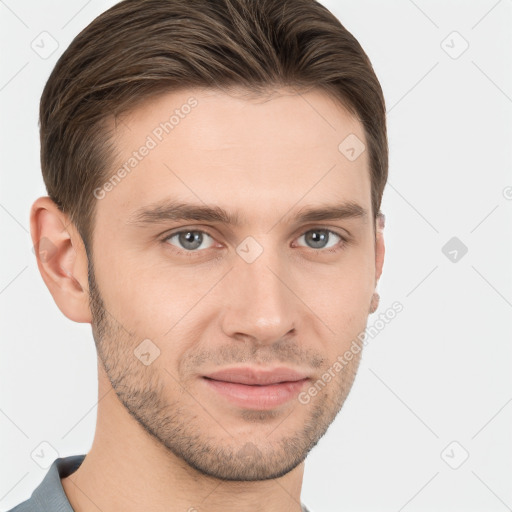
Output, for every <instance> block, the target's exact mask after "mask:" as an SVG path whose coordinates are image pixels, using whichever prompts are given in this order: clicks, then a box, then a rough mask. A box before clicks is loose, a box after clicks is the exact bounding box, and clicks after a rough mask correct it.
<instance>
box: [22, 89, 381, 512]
mask: <svg viewBox="0 0 512 512" xmlns="http://www.w3.org/2000/svg"><path fill="white" fill-rule="evenodd" d="M191 97H193V98H195V100H197V106H195V107H194V108H193V109H191V111H190V113H189V114H187V115H186V116H184V117H183V118H180V121H179V124H178V125H176V126H175V127H174V129H173V130H172V131H170V133H169V134H165V136H164V137H163V138H162V141H159V142H158V144H157V145H156V147H154V148H153V149H151V151H150V152H149V153H148V155H147V156H145V157H144V158H143V159H141V161H140V162H138V164H137V166H136V167H135V168H134V169H133V170H131V172H130V173H128V174H127V175H126V176H125V177H124V178H123V179H122V181H121V182H120V183H118V184H116V186H115V187H113V188H112V190H110V191H109V192H108V193H106V194H105V195H104V197H103V198H102V199H99V200H98V201H97V205H96V208H97V210H96V218H95V224H94V234H93V240H92V247H91V248H90V249H92V261H90V262H89V266H90V268H89V270H90V271H91V274H90V275H89V280H88V260H87V254H86V251H85V248H84V245H83V242H82V240H81V238H80V236H79V235H78V233H77V231H76V229H75V227H74V225H73V224H71V223H70V222H69V218H68V217H67V216H66V215H65V214H64V213H62V212H60V211H59V210H58V208H57V207H56V205H55V204H54V203H53V202H52V201H51V200H50V199H49V198H47V197H43V198H39V199H38V200H37V201H36V202H35V203H34V205H33V207H32V212H31V229H32V237H33V239H34V243H36V242H37V241H38V240H41V238H43V237H46V238H48V239H50V240H51V241H52V243H53V244H54V246H55V251H54V252H55V253H54V255H53V256H52V257H51V258H49V259H47V260H46V261H43V260H42V259H39V260H38V265H39V269H40V271H41V275H42V277H43V279H44V281H45V283H46V284H47V286H48V288H49V290H50V292H51V293H52V296H53V298H54V300H55V302H56V303H57V305H58V306H59V308H60V309H61V311H62V312H63V313H64V314H65V315H66V316H67V317H68V318H70V319H71V320H74V321H77V322H89V323H91V324H92V326H93V335H94V339H95V343H96V347H97V351H98V379H99V395H98V396H99V403H98V411H97V426H96V432H95V438H94V442H93V445H92V447H91V449H90V451H89V452H88V454H87V456H86V458H85V460H84V462H83V463H82V466H81V467H80V468H79V469H78V470H77V471H76V472H75V473H74V474H72V475H71V476H69V477H67V478H64V479H63V480H62V484H63V486H64V490H65V492H66V494H67V495H68V498H69V500H70V502H71V504H72V506H73V508H74V509H75V510H76V511H87V512H89V511H96V510H98V508H99V509H101V510H103V511H107V510H124V511H127V512H131V511H135V510H141V509H146V510H154V511H160V510H162V511H163V510H165V511H166V512H172V511H178V510H180V511H183V510H190V512H192V511H193V510H194V509H195V510H197V511H200V510H208V511H213V512H215V511H220V510H222V511H231V510H236V511H239V510H244V511H253V510H254V511H256V510H262V509H264V510H268V511H299V510H300V489H301V485H302V477H303V471H304V459H305V457H306V456H307V454H308V452H309V451H310V450H311V448H312V447H313V446H314V445H315V444H316V443H317V442H318V440H319V439H320V438H321V437H322V436H323V434H324V433H325V432H326V430H327V428H328V426H329V425H330V424H331V422H332V421H333V420H334V418H335V417H336V414H337V413H338V411H339V410H340V408H341V406H342V404H343V402H344V401H345V398H346V396H347V395H348V393H349V391H350V388H351V386H352V382H353V379H354V377H355V374H356V371H357V367H358V364H359V360H360V357H361V352H359V353H358V354H356V355H354V357H353V359H352V360H351V361H350V362H349V363H348V364H347V365H346V366H345V367H344V369H343V370H342V371H341V372H339V373H337V374H336V377H334V378H332V380H331V381H330V382H329V383H328V384H327V385H326V386H325V387H324V388H323V389H322V390H321V391H320V392H318V394H317V395H316V396H314V397H311V400H310V401H309V402H308V403H307V404H303V403H300V402H299V401H298V399H297V398H294V399H292V400H290V401H288V402H286V403H284V404H282V405H279V406H276V407H274V408H271V409H267V410H255V409H248V408H243V407H240V406H238V405H234V404H233V403H232V402H230V401H228V400H227V399H226V398H225V397H223V396H220V395H218V394H217V393H216V392H215V391H212V390H211V389H210V388H209V387H208V386H207V385H206V384H205V381H204V379H203V376H204V375H206V374H208V373H210V372H213V371H215V370H219V369H223V368H227V367H229V366H237V365H250V366H252V367H255V368H275V367H277V366H287V367H290V368H293V369H295V370H299V371H302V372H304V373H305V374H306V375H307V376H308V377H309V378H310V384H311V383H314V382H316V381H317V380H318V379H320V378H321V377H322V374H324V373H325V371H326V370H327V369H328V368H329V367H332V365H333V363H334V362H335V361H336V358H337V357H338V356H340V355H342V354H343V353H344V352H345V351H346V350H347V349H349V347H350V345H351V343H352V341H353V340H354V339H356V338H357V335H358V334H360V333H361V332H362V331H364V329H365V327H366V323H367V320H368V314H369V311H370V307H371V304H372V295H373V293H374V291H375V287H376V285H377V282H378V279H379V277H380V275H381V272H382V266H383V260H384V241H383V237H382V231H381V230H378V231H377V233H378V236H377V241H375V238H374V236H375V234H374V225H373V218H372V216H371V196H370V178H369V167H368V165H369V164H368V154H367V151H365V152H363V153H362V154H361V155H360V156H359V158H357V159H356V160H354V161H350V160H349V159H347V158H346V157H345V156H344V155H343V154H342V153H341V152H340V151H339V150H338V145H339V144H340V142H341V141H343V139H345V137H347V136H348V135H349V134H351V133H353V134H355V135H357V137H358V138H359V139H361V140H362V141H364V140H365V137H364V132H363V129H362V125H361V124H360V123H359V121H357V120H356V119H355V118H354V117H353V116H351V115H350V114H349V113H348V111H346V110H345V109H343V108H342V107H340V106H339V105H338V104H337V103H335V102H333V100H332V99H331V98H330V97H329V96H327V95H326V94H325V93H323V92H320V91H314V90H313V91H309V92H307V93H304V94H302V95H298V94H296V93H295V92H293V91H289V90H280V91H275V92H274V94H273V95H272V96H269V97H265V98H260V99H250V100H249V99H247V98H244V97H242V96H238V95H233V94H231V95H228V94H226V93H225V92H221V91H219V90H200V89H191V90H186V91H180V92H173V93H168V94H165V95H162V96H160V97H158V98H157V99H152V100H151V101H149V102H148V101H147V102H145V103H144V104H141V105H139V106H138V107H136V108H135V109H134V110H133V111H131V112H130V113H127V114H125V115H123V116H122V119H121V120H120V121H121V122H118V123H117V124H116V127H115V130H116V132H115V133H116V136H115V141H116V147H117V149H118V155H117V158H118V164H119V167H120V166H122V165H123V163H124V162H126V161H127V160H128V158H130V156H131V154H132V152H133V151H134V150H137V149H138V148H139V147H140V146H141V145H142V144H144V143H145V141H146V140H147V136H148V135H151V134H152V133H154V132H153V131H154V129H155V127H158V126H159V124H160V123H161V122H162V121H164V120H166V119H169V116H170V114H172V112H173V111H174V110H175V109H177V108H178V109H179V108H180V107H181V106H182V105H184V104H186V103H187V100H188V99H189V98H191ZM153 138H154V139H155V137H154V136H153ZM155 140H156V139H155ZM119 167H116V168H115V169H113V172H114V171H115V170H116V169H118V168H119ZM166 199H173V200H178V201H181V202H191V203H199V204H202V205H204V204H206V205H209V206H212V205H213V206H220V207H222V208H224V209H225V210H227V211H228V212H235V211H238V212H239V214H240V217H241V223H240V225H239V226H229V225H227V224H225V223H222V222H204V221H190V220H186V221H180V220H167V221H163V222H162V221H160V222H157V223H151V224H144V225H139V224H136V223H133V222H131V221H132V220H133V218H134V215H135V212H136V211H137V210H138V209H140V208H141V207H146V206H148V205H151V204H153V203H156V202H158V201H161V200H166ZM346 201H353V202H356V203H358V204H359V205H361V206H362V207H363V208H365V209H366V210H367V211H368V216H367V217H366V218H346V219H341V220H322V221H315V222H308V223H306V224H296V222H295V221H296V216H297V212H298V211H299V210H300V209H302V208H305V207H318V206H320V205H321V206H325V205H337V204H339V203H342V202H346ZM180 229H181V230H185V232H187V231H192V230H193V231H194V232H195V233H197V231H199V233H202V234H203V238H202V242H201V239H200V240H199V242H198V243H197V244H196V246H195V247H197V246H199V248H195V249H193V250H192V251H191V250H190V247H191V245H192V244H190V245H188V246H187V245H186V242H187V240H186V239H185V238H183V237H181V238H179V237H178V236H175V237H173V238H172V239H167V240H164V238H165V236H169V235H171V234H175V233H176V232H178V231H179V230H180ZM326 229H327V230H331V231H333V233H331V234H330V235H329V240H328V241H325V242H324V243H323V245H322V244H319V243H318V242H314V241H313V240H312V238H311V236H310V235H311V232H312V231H313V232H314V233H317V232H318V231H319V230H320V231H319V232H320V233H324V234H325V232H324V231H322V230H326ZM307 233H309V234H310V235H309V236H308V235H307ZM336 233H339V235H341V236H343V237H346V238H347V242H344V241H343V240H341V238H339V237H338V236H336ZM303 235H304V236H303ZM247 237H252V238H253V239H254V240H256V241H257V243H258V244H259V246H260V247H261V249H262V252H261V254H260V255H259V256H258V257H257V258H256V259H255V260H254V261H253V262H252V263H248V262H247V261H246V260H244V258H242V257H241V256H240V255H239V254H238V253H237V251H236V249H237V247H239V245H240V244H241V242H243V241H244V240H245V239H246V238H247ZM199 238H200V234H199ZM180 241H181V245H180ZM315 243H316V245H315ZM324 246H327V248H324ZM187 247H188V248H189V251H188V255H187ZM336 247H338V248H339V250H338V251H337V252H330V253H329V252H327V250H328V249H332V248H336ZM180 250H181V253H180ZM251 250H254V249H251ZM192 253H193V254H192ZM92 271H93V272H92ZM89 288H90V289H89ZM145 339H149V340H151V343H152V344H154V346H155V347H158V350H159V351H160V352H159V355H158V357H157V358H156V359H154V361H153V362H151V364H149V365H145V364H143V363H142V362H141V360H139V358H137V357H136V356H135V355H134V350H136V349H137V347H138V346H139V345H140V343H141V342H142V341H143V340H145ZM151 346H153V345H151ZM152 350H153V349H152Z"/></svg>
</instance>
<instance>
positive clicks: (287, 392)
mask: <svg viewBox="0 0 512 512" xmlns="http://www.w3.org/2000/svg"><path fill="white" fill-rule="evenodd" d="M202 380H203V382H204V383H205V385H206V389H207V390H208V392H209V393H212V392H213V393H214V394H215V396H216V397H219V399H220V400H222V401H225V400H227V401H228V402H229V403H230V404H231V405H235V406H236V407H237V408H242V409H253V410H270V409H274V408H276V407H279V406H281V405H284V404H286V403H288V402H290V401H291V400H293V399H295V398H296V397H297V395H298V393H299V392H300V391H301V390H302V389H303V387H304V386H305V385H306V383H307V382H308V381H309V377H308V376H307V375H306V374H305V373H303V372H299V371H297V370H292V369H291V368H284V367H280V368H273V369H257V368H254V367H252V368H249V367H238V368H228V369H224V370H219V371H216V372H213V373H210V374H208V375H204V376H203V379H202Z"/></svg>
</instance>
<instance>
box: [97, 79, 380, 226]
mask: <svg viewBox="0 0 512 512" xmlns="http://www.w3.org/2000/svg"><path fill="white" fill-rule="evenodd" d="M119 121H120V122H118V123H117V127H116V135H115V141H114V142H115V145H116V149H117V161H116V166H115V167H114V168H113V169H112V175H111V176H112V177H114V178H115V179H114V180H112V179H111V180H110V181H111V184H112V185H111V186H108V187H107V188H108V193H106V194H105V197H104V199H103V200H102V201H100V204H99V205H98V213H99V214H100V215H101V212H103V214H105V215H108V216H110V218H112V217H111V216H112V215H114V214H117V215H116V217H117V216H122V217H123V218H127V217H129V216H130V214H131V213H133V212H134V211H136V210H137V209H140V207H141V206H144V205H145V204H151V203H157V202H159V201H162V200H165V199H167V198H169V199H172V200H180V201H184V202H186V201H187V200H189V201H193V202H194V203H197V202H198V201H200V202H203V203H205V204H217V205H219V206H222V207H223V208H226V209H229V208H230V207H232V208H233V209H236V210H239V211H242V210H247V211H248V210H251V209H253V210H254V213H255V215H256V216H257V218H258V219H259V220H260V221H262V222H263V220H265V222H272V221H274V220H275V219H274V217H275V215H277V213H278V210H279V209H280V208H282V209H285V210H286V211H289V210H290V208H292V207H293V205H294V204H296V205H297V208H302V207H304V206H307V205H308V204H310V203H311V204H314V203H324V204H325V203H328V202H329V200H332V201H330V202H335V201H345V202H348V201H354V202H357V203H359V204H362V205H363V206H365V207H367V208H369V205H370V180H369V167H368V165H369V164H368V155H367V153H368V152H367V151H365V150H362V148H365V146H366V141H365V135H364V131H363V128H362V125H361V123H360V122H359V121H358V120H357V119H355V118H354V117H353V116H352V115H351V114H350V113H349V112H348V111H347V110H346V109H344V108H343V107H342V106H341V105H340V104H339V103H338V102H336V101H335V100H333V99H332V98H331V97H330V96H328V95H327V94H326V93H325V92H322V91H319V90H313V91H309V92H307V93H297V92H294V91H290V90H279V91H276V92H274V93H273V94H272V95H270V96H269V95H267V96H261V97H255V96H254V95H252V96H251V97H247V96H244V95H243V94H227V93H225V92H222V91H219V90H213V89H189V90H181V91H176V92H172V93H166V94H163V95H160V96H158V97H157V98H155V99H151V100H147V101H145V102H144V103H141V104H140V105H138V106H137V108H135V109H133V110H132V111H131V112H129V113H127V114H125V115H123V116H122V117H121V118H120V119H119ZM347 144H348V145H349V146H354V147H355V150H356V151H357V152H358V153H359V152H360V151H362V152H361V153H360V154H359V155H356V156H357V158H353V152H352V154H351V153H348V154H347V153H346V149H347V147H346V146H347ZM349 149H351V148H349ZM351 156H352V158H350V157H351ZM120 171H121V172H120ZM116 175H117V176H116ZM262 205H264V206H265V208H264V209H262ZM269 205H274V207H275V208H273V209H272V208H270V209H269ZM248 213H249V212H248ZM246 217H247V219H249V220H250V215H249V214H248V215H247V216H246ZM244 218H245V216H244Z"/></svg>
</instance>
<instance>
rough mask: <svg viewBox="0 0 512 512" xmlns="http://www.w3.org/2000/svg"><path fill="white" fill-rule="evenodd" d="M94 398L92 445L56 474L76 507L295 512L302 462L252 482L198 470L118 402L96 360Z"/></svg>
mask: <svg viewBox="0 0 512 512" xmlns="http://www.w3.org/2000/svg"><path fill="white" fill-rule="evenodd" d="M98 375H99V388H98V390H99V393H98V394H99V401H98V414H97V423H96V432H95V437H94V441H93V445H92V447H91V449H90V450H89V452H88V453H87V455H86V457H85V459H84V461H83V462H82V464H81V466H80V467H79V468H78V469H77V470H76V471H75V472H74V473H73V474H71V475H69V476H68V477H66V478H63V479H62V485H63V488H64V491H65V493H66V495H67V497H68V500H69V501H70V503H71V506H72V508H73V510H75V511H76V512H97V510H98V509H100V510H123V511H124V512H136V511H137V512H138V511H139V510H143V509H145V510H152V511H154V512H160V511H161V512H164V511H165V512H175V511H176V512H178V511H180V512H183V511H187V512H200V511H201V510H208V511H209V512H217V511H218V512H220V511H222V512H231V511H236V512H239V511H240V510H244V511H247V512H252V511H254V512H256V511H259V510H266V511H268V512H300V511H301V505H300V491H301V486H302V477H303V473H304V463H302V464H300V465H299V466H297V467H296V468H295V469H293V470H292V471H290V472H289V473H287V474H286V475H284V476H282V477H280V478H277V479H272V480H262V481H255V482H238V481H225V480H219V479H217V478H214V477H211V476H209V475H204V474H203V473H200V472H199V471H197V470H196V469H194V468H192V467H190V466H189V465H188V464H187V463H186V462H184V461H183V460H182V459H181V458H179V457H177V456H175V455H174V454H173V453H172V452H170V451H169V450H168V449H167V448H166V447H165V446H163V445H162V444H161V443H160V442H159V441H158V440H157V439H155V438H154V437H153V436H151V435H149V434H148V433H147V432H146V431H145V430H144V429H143V428H142V427H141V426H140V424H139V423H138V422H137V421H136V420H135V418H133V417H132V416H131V415H130V414H129V413H128V412H127V411H126V409H125V408H124V406H123V404H122V403H121V402H119V400H118V397H117V395H116V393H115V391H114V390H113V389H112V387H111V385H110V382H109V380H108V378H107V377H106V375H105V374H104V373H103V369H102V367H101V365H99V366H98Z"/></svg>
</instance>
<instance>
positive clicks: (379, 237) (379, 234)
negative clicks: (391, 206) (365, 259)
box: [375, 211, 386, 287]
mask: <svg viewBox="0 0 512 512" xmlns="http://www.w3.org/2000/svg"><path fill="white" fill-rule="evenodd" d="M385 222H386V217H385V215H384V214H383V213H382V212H380V211H379V213H378V214H377V219H376V224H375V236H376V240H375V287H377V283H378V282H379V279H380V276H381V274H382V267H383V265H384V254H385V252H386V248H385V247H384V225H385Z"/></svg>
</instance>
